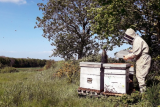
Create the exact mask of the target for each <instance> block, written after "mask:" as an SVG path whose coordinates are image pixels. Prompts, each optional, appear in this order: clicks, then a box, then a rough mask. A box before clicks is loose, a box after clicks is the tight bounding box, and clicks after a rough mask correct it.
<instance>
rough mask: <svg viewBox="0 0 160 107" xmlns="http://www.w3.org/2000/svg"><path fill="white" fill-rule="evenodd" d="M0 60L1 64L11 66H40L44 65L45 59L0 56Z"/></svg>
mask: <svg viewBox="0 0 160 107" xmlns="http://www.w3.org/2000/svg"><path fill="white" fill-rule="evenodd" d="M0 62H1V63H2V64H3V65H6V66H12V67H42V66H44V65H45V63H46V60H41V59H30V58H28V59H25V58H9V57H0Z"/></svg>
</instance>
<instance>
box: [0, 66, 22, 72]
mask: <svg viewBox="0 0 160 107" xmlns="http://www.w3.org/2000/svg"><path fill="white" fill-rule="evenodd" d="M12 72H19V71H18V70H17V69H16V68H14V67H4V68H2V69H1V70H0V73H12Z"/></svg>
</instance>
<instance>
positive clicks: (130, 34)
mask: <svg viewBox="0 0 160 107" xmlns="http://www.w3.org/2000/svg"><path fill="white" fill-rule="evenodd" d="M135 36H136V33H135V31H134V30H133V29H132V28H129V29H127V30H126V32H125V35H124V37H123V38H124V40H126V41H128V43H129V44H132V43H133V40H134V38H135Z"/></svg>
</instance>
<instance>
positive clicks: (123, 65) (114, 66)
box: [103, 63, 131, 69]
mask: <svg viewBox="0 0 160 107" xmlns="http://www.w3.org/2000/svg"><path fill="white" fill-rule="evenodd" d="M130 66H131V64H130V63H106V64H103V67H104V68H108V69H126V68H129V67H130Z"/></svg>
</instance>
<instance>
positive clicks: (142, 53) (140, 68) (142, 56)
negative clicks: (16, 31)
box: [124, 28, 151, 93]
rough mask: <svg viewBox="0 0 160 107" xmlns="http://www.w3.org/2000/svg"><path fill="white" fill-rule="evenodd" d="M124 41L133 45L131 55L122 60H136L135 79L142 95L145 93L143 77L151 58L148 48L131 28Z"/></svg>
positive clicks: (146, 72)
mask: <svg viewBox="0 0 160 107" xmlns="http://www.w3.org/2000/svg"><path fill="white" fill-rule="evenodd" d="M124 39H125V40H127V41H128V42H129V43H130V44H132V45H133V47H132V53H130V54H128V55H126V56H124V59H125V60H128V59H133V58H135V59H136V77H137V79H138V82H139V88H140V92H141V93H143V92H144V91H146V84H145V77H146V75H147V74H148V72H149V68H150V65H151V57H150V55H149V54H148V52H149V47H148V45H147V43H146V42H145V41H144V40H143V39H142V38H141V37H140V36H139V35H137V34H136V33H135V31H134V30H133V29H131V28H129V29H127V30H126V32H125V36H124Z"/></svg>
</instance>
